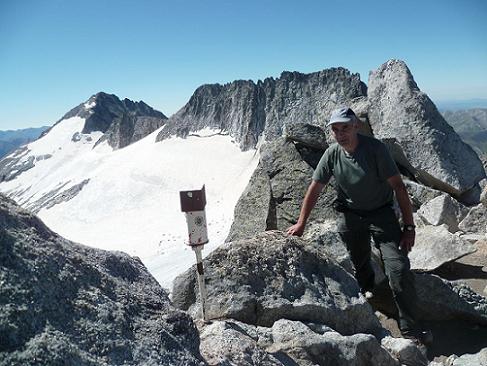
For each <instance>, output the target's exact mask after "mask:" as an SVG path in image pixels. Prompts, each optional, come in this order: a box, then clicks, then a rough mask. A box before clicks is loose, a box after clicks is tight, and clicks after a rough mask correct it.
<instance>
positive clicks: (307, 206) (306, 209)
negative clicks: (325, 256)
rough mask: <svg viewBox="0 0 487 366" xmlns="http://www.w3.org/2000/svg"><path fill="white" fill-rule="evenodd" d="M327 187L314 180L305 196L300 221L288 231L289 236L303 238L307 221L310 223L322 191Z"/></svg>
mask: <svg viewBox="0 0 487 366" xmlns="http://www.w3.org/2000/svg"><path fill="white" fill-rule="evenodd" d="M324 186H325V184H324V183H320V182H318V181H316V180H313V181H312V182H311V184H310V185H309V187H308V191H307V192H306V195H305V196H304V200H303V205H302V206H301V213H300V214H299V219H298V222H297V223H296V224H294V225H293V226H291V227H290V228H289V229H287V233H288V235H296V236H301V235H303V232H304V228H305V227H306V221H308V217H309V215H310V214H311V211H312V210H313V207H315V205H316V202H317V201H318V197H319V196H320V193H321V190H322V189H323V187H324Z"/></svg>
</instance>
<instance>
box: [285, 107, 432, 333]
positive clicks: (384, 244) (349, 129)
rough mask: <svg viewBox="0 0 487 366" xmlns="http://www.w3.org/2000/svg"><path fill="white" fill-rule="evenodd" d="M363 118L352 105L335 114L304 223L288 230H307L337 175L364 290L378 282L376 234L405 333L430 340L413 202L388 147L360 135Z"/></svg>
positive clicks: (346, 231) (342, 224)
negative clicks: (422, 316)
mask: <svg viewBox="0 0 487 366" xmlns="http://www.w3.org/2000/svg"><path fill="white" fill-rule="evenodd" d="M359 123H361V122H360V121H359V120H358V118H357V117H356V116H355V113H354V112H353V111H352V110H351V109H350V108H347V107H344V108H339V109H337V110H335V111H334V112H333V113H332V115H331V118H330V122H329V123H328V125H327V126H329V127H330V129H331V134H332V135H333V137H334V138H335V140H336V142H337V143H336V144H332V145H331V146H330V147H329V148H328V149H327V150H326V151H325V153H324V154H323V156H322V158H321V160H320V162H319V164H318V166H317V167H316V170H315V172H314V174H313V180H312V183H311V184H310V186H309V188H308V191H307V192H306V195H305V197H304V201H303V205H302V207H301V213H300V216H299V219H298V222H297V223H296V224H295V225H293V226H291V227H290V228H289V229H288V234H290V235H297V236H301V235H302V234H303V231H304V229H305V226H306V221H307V219H308V217H309V215H310V213H311V211H312V209H313V207H314V206H315V204H316V201H317V200H318V197H319V195H320V192H321V190H322V189H323V187H324V186H325V185H326V184H327V183H328V182H329V180H330V178H331V176H332V175H333V176H334V177H335V180H336V186H337V191H338V192H337V193H338V196H337V200H336V202H335V208H336V209H337V211H339V212H341V218H340V220H339V225H338V230H339V233H340V236H341V238H342V240H343V241H344V243H345V244H346V246H347V249H348V251H349V253H350V257H351V260H352V262H353V264H354V266H355V277H356V278H357V281H358V283H359V286H360V288H361V291H362V293H363V294H366V293H367V292H369V294H370V292H372V291H373V287H374V272H373V269H372V266H371V263H370V256H371V247H370V237H371V236H372V237H373V239H374V242H375V245H376V246H377V247H378V248H379V250H380V252H381V255H382V259H383V262H384V268H385V273H386V276H387V277H388V279H389V284H390V286H391V289H392V292H393V294H394V300H395V302H396V305H397V308H398V311H399V319H398V323H399V327H400V329H401V332H402V333H403V336H405V337H408V338H413V339H416V340H418V341H419V342H424V341H425V338H426V337H429V335H428V334H427V333H425V332H422V331H421V330H420V329H419V328H418V325H417V323H416V321H415V314H416V311H415V305H416V292H415V289H414V282H413V281H414V278H413V277H412V273H411V272H410V264H409V259H408V257H407V253H408V252H409V251H410V250H411V248H412V247H413V245H414V238H415V231H414V230H415V226H414V222H413V214H412V207H411V202H410V200H409V196H408V193H407V191H406V187H405V186H404V183H403V181H402V179H401V176H400V174H399V171H398V169H397V167H396V165H395V163H394V161H393V159H392V157H391V155H390V154H389V152H388V150H387V148H386V146H385V145H384V144H383V143H382V142H381V141H379V140H376V139H374V138H372V137H368V136H365V135H361V134H359V133H358V130H359ZM394 193H395V196H396V199H397V201H398V203H399V207H400V209H401V213H402V218H403V222H404V226H403V229H402V230H401V228H400V225H399V222H398V220H397V217H396V215H395V213H394V210H393V208H392V204H393V196H394Z"/></svg>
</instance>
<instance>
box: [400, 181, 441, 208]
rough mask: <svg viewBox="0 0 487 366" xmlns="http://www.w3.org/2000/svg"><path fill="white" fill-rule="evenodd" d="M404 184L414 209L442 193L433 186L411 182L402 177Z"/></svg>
mask: <svg viewBox="0 0 487 366" xmlns="http://www.w3.org/2000/svg"><path fill="white" fill-rule="evenodd" d="M404 185H405V186H406V189H407V190H408V193H409V196H410V198H411V203H412V204H413V206H414V207H415V208H416V209H419V207H421V206H422V205H424V204H425V203H426V202H429V201H431V200H433V199H434V198H436V197H438V196H441V195H443V194H444V193H443V192H441V191H438V190H436V189H433V188H429V187H426V186H424V185H422V184H419V183H416V182H413V181H411V180H409V179H404Z"/></svg>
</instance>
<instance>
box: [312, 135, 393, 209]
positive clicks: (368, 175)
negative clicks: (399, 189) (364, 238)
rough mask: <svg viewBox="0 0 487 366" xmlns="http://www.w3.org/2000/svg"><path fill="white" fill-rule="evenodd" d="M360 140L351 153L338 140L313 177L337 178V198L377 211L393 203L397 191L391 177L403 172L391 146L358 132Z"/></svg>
mask: <svg viewBox="0 0 487 366" xmlns="http://www.w3.org/2000/svg"><path fill="white" fill-rule="evenodd" d="M357 136H358V139H359V143H358V146H357V148H356V149H355V151H354V152H353V154H351V155H350V154H348V153H347V152H346V151H345V150H344V149H343V148H342V147H341V146H340V145H338V144H337V143H335V144H332V145H331V146H330V147H329V148H328V149H327V150H326V151H325V153H324V154H323V156H322V157H321V160H320V162H319V163H318V166H317V167H316V169H315V172H314V174H313V180H315V181H318V182H320V183H324V184H326V183H328V181H329V180H330V178H331V176H334V177H335V180H336V183H337V190H338V198H337V201H338V202H339V204H342V205H344V206H345V207H348V208H351V209H356V210H367V211H369V210H374V209H376V208H379V207H382V206H385V205H387V204H392V200H393V190H392V188H391V186H390V185H389V183H388V182H387V179H388V178H390V177H392V176H394V175H397V174H399V170H398V169H397V166H396V164H395V163H394V160H393V159H392V157H391V155H390V153H389V151H388V150H387V147H386V146H385V145H384V144H383V143H382V142H381V141H379V140H376V139H374V138H372V137H368V136H365V135H361V134H358V135H357Z"/></svg>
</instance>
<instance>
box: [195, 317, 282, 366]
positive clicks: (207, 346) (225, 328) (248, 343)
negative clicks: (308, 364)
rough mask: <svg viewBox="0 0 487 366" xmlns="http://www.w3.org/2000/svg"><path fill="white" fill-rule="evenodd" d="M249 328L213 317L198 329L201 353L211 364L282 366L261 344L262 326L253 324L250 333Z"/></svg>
mask: <svg viewBox="0 0 487 366" xmlns="http://www.w3.org/2000/svg"><path fill="white" fill-rule="evenodd" d="M249 328H251V327H250V326H248V325H246V324H243V323H240V322H234V321H216V322H214V323H212V324H210V325H208V326H206V327H205V328H204V329H203V330H202V331H201V346H200V350H201V355H202V356H203V357H204V359H205V361H206V362H207V363H208V364H210V365H239V366H254V365H262V366H284V365H285V364H284V363H282V362H281V361H279V360H278V359H277V358H276V357H275V356H274V355H273V354H271V353H268V352H266V351H265V349H264V347H262V345H261V343H262V341H261V338H262V334H259V333H262V332H263V330H261V329H264V328H261V327H259V328H257V327H255V330H253V332H251V333H250V334H249ZM259 330H260V332H259ZM254 334H255V335H254Z"/></svg>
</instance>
